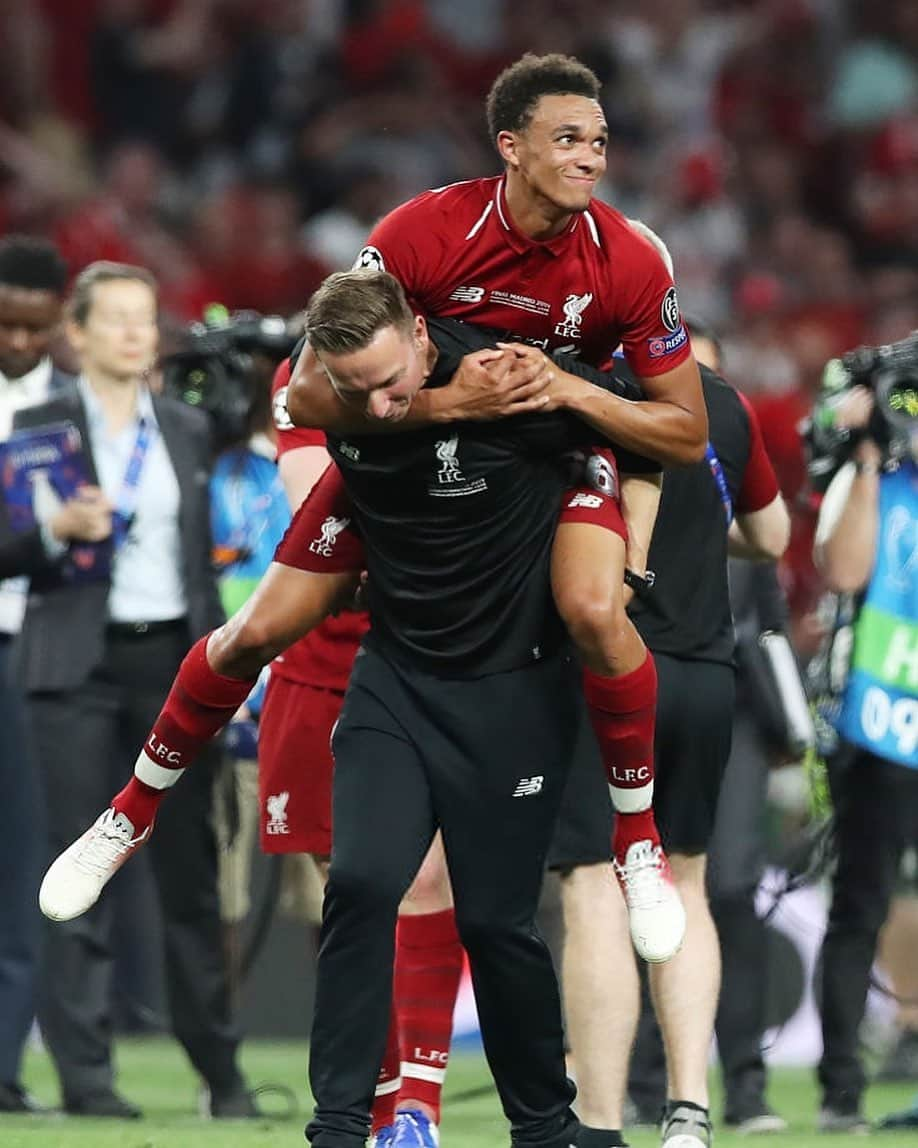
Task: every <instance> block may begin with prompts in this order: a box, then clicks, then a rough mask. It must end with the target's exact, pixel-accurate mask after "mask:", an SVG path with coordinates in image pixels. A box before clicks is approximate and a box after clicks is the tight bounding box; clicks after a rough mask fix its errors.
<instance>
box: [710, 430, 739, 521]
mask: <svg viewBox="0 0 918 1148" xmlns="http://www.w3.org/2000/svg"><path fill="white" fill-rule="evenodd" d="M704 457H705V458H706V459H707V460H708V466H709V467H710V468H711V474H712V476H713V478H714V481H715V483H717V490H718V493H719V494H720V501H721V502H722V503H723V504H724V511H725V513H726V515H727V525H728V526H729V525H730V523H731V522H732V521H733V499H732V498H731V497H730V489H729V487H728V486H727V476H726V475H725V474H724V468H723V466H722V465H721V462H720V459H719V458H718V457H717V452H716V451H715V450H714V446H713V444H712V443H708V446H707V450H705V452H704Z"/></svg>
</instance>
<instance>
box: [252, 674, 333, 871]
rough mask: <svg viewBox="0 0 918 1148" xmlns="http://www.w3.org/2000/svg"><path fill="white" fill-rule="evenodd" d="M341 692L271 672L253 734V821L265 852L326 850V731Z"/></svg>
mask: <svg viewBox="0 0 918 1148" xmlns="http://www.w3.org/2000/svg"><path fill="white" fill-rule="evenodd" d="M343 701H344V695H343V694H340V693H338V691H337V690H323V689H319V688H318V687H316V686H306V685H302V684H301V683H300V682H291V681H288V679H286V678H281V677H277V676H272V677H271V678H270V680H269V681H268V688H267V691H266V692H265V700H264V705H263V707H262V711H261V719H260V721H259V734H258V822H259V829H260V833H261V847H262V850H263V851H264V852H265V853H319V854H324V855H327V854H330V853H331V841H332V773H333V769H334V764H333V760H332V752H331V734H332V729H333V728H334V725H335V722H336V721H337V720H338V714H339V713H340V712H341V703H342V702H343Z"/></svg>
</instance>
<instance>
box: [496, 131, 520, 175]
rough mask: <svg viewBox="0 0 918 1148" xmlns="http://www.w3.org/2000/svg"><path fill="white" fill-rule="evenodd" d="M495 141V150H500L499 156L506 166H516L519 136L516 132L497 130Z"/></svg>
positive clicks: (517, 165)
mask: <svg viewBox="0 0 918 1148" xmlns="http://www.w3.org/2000/svg"><path fill="white" fill-rule="evenodd" d="M495 142H496V144H497V150H498V151H499V152H500V158H501V159H502V160H503V161H504V163H505V164H506V165H507V167H512V168H518V167H519V166H520V157H519V138H518V137H517V135H516V133H515V132H498V133H497V140H496V141H495Z"/></svg>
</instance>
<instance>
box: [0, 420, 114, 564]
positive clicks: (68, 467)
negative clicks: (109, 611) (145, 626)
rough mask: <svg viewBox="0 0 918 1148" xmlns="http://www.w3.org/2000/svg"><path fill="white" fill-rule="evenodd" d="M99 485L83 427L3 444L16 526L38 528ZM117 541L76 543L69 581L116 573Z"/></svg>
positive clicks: (3, 479)
mask: <svg viewBox="0 0 918 1148" xmlns="http://www.w3.org/2000/svg"><path fill="white" fill-rule="evenodd" d="M92 482H93V479H92V475H91V473H90V467H89V462H88V460H87V458H86V452H85V451H84V449H83V440H82V436H81V435H80V431H79V428H78V427H76V426H74V424H73V423H49V424H48V425H47V426H42V427H33V428H30V429H26V430H19V431H14V432H13V434H11V435H10V437H9V438H8V439H7V440H6V441H5V442H0V484H2V489H3V497H4V499H5V501H6V507H7V512H8V515H9V521H10V526H11V527H12V529H13V530H14V531H16V532H17V533H22V532H25V531H28V530H34V529H35V526H36V525H37V523H38V522H39V521H40V520H41V519H44V518H47V517H49V515H51V514H53V513H54V511H55V510H56V509H57V508H58V507H59V506H60V504H61V503H63V502H66V501H67V500H68V499H69V498H73V496H74V495H75V494H76V493H77V491H78V490H79V489H80V487H81V486H87V485H89V484H91V483H92ZM111 562H112V541H111V539H110V538H107V539H105V540H104V541H102V542H71V543H70V545H69V546H68V548H67V553H66V554H65V555H64V557H63V558H62V559H61V563H60V571H61V576H62V578H63V579H64V580H65V581H68V582H86V581H95V580H97V579H100V578H108V577H109V576H110V574H111Z"/></svg>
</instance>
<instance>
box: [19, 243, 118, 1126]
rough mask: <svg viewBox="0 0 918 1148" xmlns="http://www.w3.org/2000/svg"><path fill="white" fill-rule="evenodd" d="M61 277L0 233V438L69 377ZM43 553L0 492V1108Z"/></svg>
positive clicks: (29, 854) (22, 1096)
mask: <svg viewBox="0 0 918 1148" xmlns="http://www.w3.org/2000/svg"><path fill="white" fill-rule="evenodd" d="M66 282H67V267H66V265H65V264H64V261H63V260H62V259H61V257H60V255H59V254H58V252H57V250H56V249H55V247H54V246H53V244H51V243H49V242H48V241H47V240H43V239H33V238H31V237H28V236H22V235H9V236H7V237H6V238H4V239H3V240H0V440H2V439H6V437H7V436H8V435H9V433H10V429H11V427H12V425H13V415H14V413H15V412H16V411H17V410H19V409H20V408H22V407H24V406H27V405H28V404H30V403H35V402H41V401H43V400H44V399H46V398H47V397H48V396H49V395H51V394H55V393H56V392H58V391H59V390H61V388H62V387H64V386H67V385H72V383H73V381H74V379H73V376H72V375H68V374H66V373H65V372H63V371H61V370H59V369H58V367H56V366H55V364H54V362H53V361H52V359H51V355H50V348H51V345H52V343H53V340H54V338H55V336H56V335H57V333H58V331H59V329H60V322H61V309H62V305H63V298H64V288H65V286H66ZM93 518H94V516H93V514H92V512H91V511H90V512H87V511H85V510H84V508H83V507H76V506H69V505H65V506H62V507H61V510H60V512H59V515H58V516H57V521H56V522H55V523H54V524H53V525H49V529H51V530H57V531H59V532H60V537H76V538H81V539H85V538H86V537H88V536H89V534H91V533H92V531H93V530H94V529H95V528H96V525H97V524H96V522H95V521H91V520H92V519H93ZM87 531H88V532H89V534H87ZM49 561H50V559H49V557H48V554H47V550H46V545H45V541H44V539H43V537H42V532H41V531H39V530H38V529H35V530H32V531H29V532H27V533H23V534H12V533H11V532H10V530H9V526H8V522H7V516H6V506H5V503H3V502H2V500H0V579H2V581H0V726H2V729H3V738H2V740H0V791H2V793H3V795H4V796H3V802H2V803H0V1112H35V1111H39V1108H38V1105H36V1103H35V1101H34V1099H33V1098H32V1097H31V1096H30V1095H29V1094H28V1092H26V1090H25V1089H24V1088H23V1087H22V1084H21V1082H20V1079H19V1072H20V1064H21V1061H22V1050H23V1045H24V1044H25V1039H26V1036H27V1034H28V1031H29V1027H30V1025H31V1023H32V1017H33V1016H34V1013H35V976H36V970H37V966H38V937H39V928H40V926H39V914H38V906H37V903H36V900H37V899H36V891H37V886H38V877H39V872H40V866H41V863H42V861H43V860H44V848H43V845H42V835H41V824H42V818H41V801H40V796H39V787H38V784H37V777H36V772H35V769H34V766H33V764H32V763H31V761H30V757H29V752H28V749H29V747H28V739H27V736H26V727H25V713H24V708H23V699H22V693H21V690H20V689H19V686H18V683H17V682H16V681H15V677H14V675H13V674H12V672H11V669H12V667H11V660H12V649H13V643H14V641H15V638H16V635H17V633H18V632H19V628H20V625H21V623H22V615H23V612H24V610H25V600H26V599H25V596H26V589H27V586H28V583H27V578H28V576H29V575H31V574H33V573H34V572H35V571H37V570H41V569H43V568H45V567H46V566H47V565H48V562H49Z"/></svg>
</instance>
